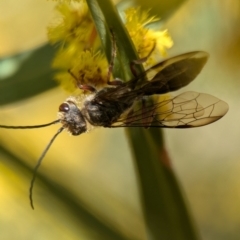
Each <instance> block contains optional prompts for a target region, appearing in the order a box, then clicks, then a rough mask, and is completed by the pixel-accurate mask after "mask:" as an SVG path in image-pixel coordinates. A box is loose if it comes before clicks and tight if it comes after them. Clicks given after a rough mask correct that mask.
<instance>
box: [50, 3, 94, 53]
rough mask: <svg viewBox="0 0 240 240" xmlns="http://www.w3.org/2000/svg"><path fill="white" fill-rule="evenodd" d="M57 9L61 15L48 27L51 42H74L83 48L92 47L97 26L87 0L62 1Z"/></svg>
mask: <svg viewBox="0 0 240 240" xmlns="http://www.w3.org/2000/svg"><path fill="white" fill-rule="evenodd" d="M56 10H57V11H58V12H59V13H60V15H61V17H60V18H59V19H58V20H57V21H56V22H55V24H52V25H51V26H49V27H48V38H49V40H50V42H51V43H56V42H60V41H61V42H63V45H65V44H66V43H67V44H73V45H76V46H77V47H78V48H79V49H81V50H83V49H86V48H90V47H92V46H91V44H93V40H94V39H92V38H93V37H96V34H95V36H93V32H95V26H94V23H93V21H92V18H91V15H90V13H89V10H88V7H87V4H86V3H85V1H81V2H79V3H71V4H67V3H60V4H58V5H57V6H56Z"/></svg>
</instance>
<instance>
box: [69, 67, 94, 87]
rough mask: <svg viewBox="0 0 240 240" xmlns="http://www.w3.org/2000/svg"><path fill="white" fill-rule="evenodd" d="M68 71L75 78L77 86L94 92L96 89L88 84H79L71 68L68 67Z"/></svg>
mask: <svg viewBox="0 0 240 240" xmlns="http://www.w3.org/2000/svg"><path fill="white" fill-rule="evenodd" d="M68 73H69V74H70V75H71V76H72V77H73V78H74V79H75V80H76V84H77V87H78V88H79V89H81V90H83V91H89V92H96V89H95V88H94V87H92V86H90V85H86V84H81V83H80V82H79V80H78V78H77V77H76V76H75V75H74V74H73V72H72V71H71V69H68Z"/></svg>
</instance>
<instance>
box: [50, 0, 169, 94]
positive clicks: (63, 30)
mask: <svg viewBox="0 0 240 240" xmlns="http://www.w3.org/2000/svg"><path fill="white" fill-rule="evenodd" d="M56 9H57V11H58V12H59V13H60V14H61V17H60V20H59V21H58V22H56V23H55V24H52V26H51V27H49V28H48V36H49V40H50V42H51V43H60V46H61V48H60V49H59V51H58V53H57V55H56V57H55V59H54V61H53V67H54V68H58V69H60V70H61V72H59V73H58V74H57V75H56V76H55V78H56V80H57V81H58V82H59V83H60V84H61V86H63V87H64V88H65V89H66V90H67V91H70V92H74V91H75V90H76V89H79V86H80V85H90V86H92V87H94V88H96V89H99V88H101V87H103V86H104V85H105V84H107V80H108V79H107V74H108V73H107V70H108V63H107V60H106V58H105V57H104V56H103V55H102V54H100V53H99V46H100V39H99V37H98V36H97V32H96V29H95V26H94V23H93V20H92V18H91V15H90V13H89V10H88V7H87V4H86V2H85V1H84V0H79V2H78V3H76V2H74V3H73V2H71V3H66V2H65V3H60V4H59V5H58V6H57V7H56ZM125 14H126V23H125V24H126V28H127V29H128V31H129V34H130V36H131V38H132V40H133V42H134V44H135V47H136V49H137V51H138V54H139V57H140V58H143V57H146V56H148V55H149V53H150V52H151V51H152V49H153V47H154V46H155V49H154V53H153V54H151V56H150V57H149V59H148V60H147V62H146V63H145V65H149V64H154V63H155V61H156V60H155V55H154V54H158V55H162V56H165V55H166V49H167V48H170V47H171V46H172V44H173V42H172V40H171V37H170V36H169V34H168V32H167V30H164V31H154V30H151V29H148V28H147V24H149V23H152V22H154V21H157V20H158V18H156V17H150V16H149V13H148V12H146V11H140V8H130V9H128V10H126V12H125Z"/></svg>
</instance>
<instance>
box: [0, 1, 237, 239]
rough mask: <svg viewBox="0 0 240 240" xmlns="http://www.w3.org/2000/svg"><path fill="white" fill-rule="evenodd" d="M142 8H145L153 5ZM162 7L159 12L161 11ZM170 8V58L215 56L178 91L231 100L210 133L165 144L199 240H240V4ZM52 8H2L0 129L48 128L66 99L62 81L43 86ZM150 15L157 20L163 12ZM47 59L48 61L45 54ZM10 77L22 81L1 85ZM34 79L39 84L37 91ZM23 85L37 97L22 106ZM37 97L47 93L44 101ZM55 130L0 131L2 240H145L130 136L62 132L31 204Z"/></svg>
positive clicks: (176, 135) (173, 134) (176, 136)
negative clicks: (34, 173) (33, 179)
mask: <svg viewBox="0 0 240 240" xmlns="http://www.w3.org/2000/svg"><path fill="white" fill-rule="evenodd" d="M128 2H129V1H127V3H126V1H125V4H128ZM136 2H138V4H139V5H142V6H143V7H144V2H145V1H136ZM156 2H158V1H152V4H157V5H159V3H156ZM169 2H171V3H172V5H171V6H170V7H169V6H162V7H169V14H166V15H164V16H162V18H163V20H164V21H163V22H162V24H163V27H164V28H168V30H169V32H170V34H171V36H172V38H173V40H174V46H173V48H172V49H171V50H170V51H169V56H173V55H176V54H180V53H184V52H188V51H192V50H204V51H207V52H209V54H210V59H209V61H208V63H207V65H206V66H205V68H204V70H203V72H202V73H201V75H200V76H199V77H197V79H196V80H195V81H194V82H193V83H191V84H190V85H189V86H188V87H186V88H185V89H184V90H181V91H179V92H183V91H186V90H195V91H198V92H206V93H210V94H212V95H214V96H217V97H219V98H221V99H222V100H224V101H226V102H227V103H228V104H229V108H230V110H229V112H228V114H227V115H226V116H225V117H224V118H223V119H221V120H220V121H218V122H216V123H214V124H212V125H209V126H205V127H202V128H197V129H187V130H182V129H178V130H174V129H170V130H164V137H165V145H166V148H167V150H168V154H169V156H170V158H171V161H172V165H173V169H174V171H175V172H176V175H177V177H178V179H179V182H180V184H181V186H182V191H183V193H184V195H185V198H186V202H187V204H188V207H189V209H190V211H191V215H192V216H193V219H194V221H195V225H196V228H197V230H198V231H199V233H200V236H201V238H202V239H213V240H215V239H217V240H224V239H228V240H235V239H236V240H237V239H240V148H239V143H240V127H239V122H240V109H239V102H240V81H239V79H240V31H239V26H240V2H239V0H222V1H218V0H202V1H197V0H191V1H176V0H175V1H169ZM54 4H55V3H54V2H50V1H40V0H35V1H30V0H24V1H21V2H16V1H13V0H11V1H10V0H9V1H7V2H6V1H1V2H0V12H1V14H0V29H1V35H0V56H1V58H2V60H1V62H0V84H1V85H0V95H1V96H0V102H1V106H0V124H8V125H30V124H39V123H46V122H50V121H52V120H54V119H55V118H56V113H57V110H58V106H59V105H60V103H61V102H63V101H64V99H65V98H66V97H67V96H68V94H67V93H65V92H64V91H63V90H62V89H60V88H59V87H55V88H53V87H54V82H52V83H50V84H49V85H46V84H44V83H45V81H49V78H50V77H51V75H49V74H47V73H46V72H47V71H48V68H49V67H50V62H49V58H50V56H51V55H52V54H53V51H52V52H51V51H50V50H48V49H47V50H46V47H43V45H44V43H45V42H46V41H47V38H46V26H47V25H48V24H49V22H50V21H51V19H52V18H53V16H54V14H55V12H54V10H53V9H54ZM148 4H151V1H150V2H149V1H148ZM152 9H153V13H154V10H155V9H157V6H154V5H153V8H152ZM173 10H174V11H173ZM156 11H157V10H156ZM163 12H164V11H163ZM155 14H156V13H155ZM160 17H161V16H160ZM36 48H37V49H38V50H37V51H36V50H35V49H36ZM39 48H40V50H39ZM45 50H46V51H47V52H48V55H47V56H45V55H41V52H42V51H45ZM16 54H17V55H16ZM33 59H34V61H33ZM30 63H31V64H30ZM23 68H24V71H22V69H23ZM18 72H20V73H19V75H17V74H16V73H18ZM11 76H14V77H15V81H9V83H8V84H5V83H4V84H3V82H4V81H5V80H6V79H8V78H11ZM18 76H19V79H16V77H17V78H18ZM32 77H35V78H36V79H39V83H35V82H34V83H31V81H30V80H31V78H32ZM29 79H30V80H29ZM28 80H29V81H28ZM38 84H39V85H38ZM41 84H42V85H41ZM21 86H24V87H22V88H25V90H26V89H27V90H28V89H30V90H31V89H35V88H36V92H35V93H34V96H31V97H29V98H26V99H21V94H19V92H22V91H24V90H23V89H22V88H21ZM36 86H38V87H39V88H37V87H36ZM45 88H46V91H43V90H44V89H45ZM37 89H40V90H41V92H40V90H39V93H38V94H37ZM26 92H27V91H26ZM26 94H27V93H26ZM174 94H175V93H174ZM13 100H14V101H13ZM57 129H58V126H51V127H48V128H45V129H41V130H40V129H35V130H24V131H22V130H3V129H1V130H0V146H1V147H0V233H1V234H0V239H18V240H20V239H24V240H28V239H137V240H144V239H146V231H145V225H144V221H143V215H142V211H141V206H140V200H139V191H138V188H137V180H136V173H135V171H134V166H133V162H132V158H131V152H130V149H129V147H128V142H127V138H126V135H125V132H124V130H123V129H116V130H115V129H114V130H112V129H100V128H99V129H95V130H94V131H92V132H91V133H89V134H84V135H82V136H80V137H72V136H69V135H68V134H67V133H65V132H64V133H62V134H61V135H60V136H59V137H58V139H57V140H56V141H55V143H54V144H53V146H52V147H51V149H50V151H49V152H48V154H47V156H46V158H45V159H44V162H43V164H42V166H41V168H40V171H39V173H40V176H39V177H38V179H37V181H36V185H35V189H34V200H35V207H36V209H35V210H34V211H32V209H31V208H30V206H29V200H28V188H29V183H30V179H31V175H32V173H31V169H32V167H33V166H34V165H35V163H36V160H37V159H38V157H39V156H40V154H41V152H42V151H43V149H44V148H45V146H46V144H47V143H48V142H49V140H50V138H51V137H52V136H53V135H54V133H55V132H56V131H57Z"/></svg>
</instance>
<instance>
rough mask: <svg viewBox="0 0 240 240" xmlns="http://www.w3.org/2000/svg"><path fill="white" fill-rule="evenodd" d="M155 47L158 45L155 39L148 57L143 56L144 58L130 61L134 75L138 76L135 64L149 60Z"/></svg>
mask: <svg viewBox="0 0 240 240" xmlns="http://www.w3.org/2000/svg"><path fill="white" fill-rule="evenodd" d="M155 47H156V42H155V41H154V43H153V47H152V49H151V51H150V52H149V53H148V55H147V56H146V57H143V58H140V59H137V60H132V61H131V62H130V69H131V72H132V74H133V76H134V77H137V76H138V74H137V71H136V68H135V65H136V64H142V63H145V62H146V61H147V60H148V58H149V57H150V56H151V54H152V53H153V51H154V49H155Z"/></svg>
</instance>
